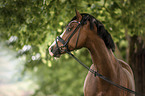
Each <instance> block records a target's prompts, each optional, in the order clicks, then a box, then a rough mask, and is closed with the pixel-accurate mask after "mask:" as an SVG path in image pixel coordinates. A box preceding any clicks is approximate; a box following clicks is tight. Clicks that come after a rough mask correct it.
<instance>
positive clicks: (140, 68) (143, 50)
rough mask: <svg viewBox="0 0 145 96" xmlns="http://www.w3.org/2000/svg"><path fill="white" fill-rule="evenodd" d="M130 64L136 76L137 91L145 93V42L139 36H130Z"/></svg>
mask: <svg viewBox="0 0 145 96" xmlns="http://www.w3.org/2000/svg"><path fill="white" fill-rule="evenodd" d="M129 44H130V45H129V64H130V66H131V67H132V70H133V72H134V76H135V77H134V78H135V85H136V92H139V93H142V94H145V46H144V45H145V44H144V43H143V40H142V38H141V37H139V36H132V37H130V41H129Z"/></svg>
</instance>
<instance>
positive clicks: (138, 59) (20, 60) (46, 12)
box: [0, 0, 145, 96]
mask: <svg viewBox="0 0 145 96" xmlns="http://www.w3.org/2000/svg"><path fill="white" fill-rule="evenodd" d="M75 9H77V10H78V11H79V12H80V13H89V14H91V15H93V16H94V17H96V19H98V20H99V21H101V22H102V23H103V24H104V26H105V28H106V29H107V30H108V31H109V32H110V34H111V35H112V37H113V40H114V42H115V44H116V51H115V52H114V54H115V56H116V57H117V58H119V59H122V60H124V61H126V62H127V63H129V64H130V66H131V67H132V69H133V72H134V75H135V82H136V91H137V92H140V93H145V82H144V81H145V0H1V1H0V96H74V95H75V96H83V84H84V80H85V76H86V75H87V70H86V69H84V68H83V67H82V66H81V65H79V64H78V63H77V62H76V61H75V60H74V59H72V58H71V57H69V56H68V55H67V54H65V55H63V56H61V58H60V59H58V60H55V59H54V58H53V57H51V56H50V55H49V53H48V48H49V46H50V45H51V43H52V42H53V41H54V40H55V38H56V36H58V35H60V34H61V33H62V32H63V31H64V30H65V26H66V25H67V24H68V22H69V21H70V20H71V19H72V18H73V17H74V16H75ZM73 53H74V54H75V55H76V56H77V57H79V59H80V60H81V61H82V62H85V63H86V64H87V65H88V66H90V65H91V64H92V61H91V57H90V55H89V53H88V51H87V50H86V49H81V50H79V51H75V52H73Z"/></svg>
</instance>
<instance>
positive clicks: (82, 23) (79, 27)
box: [55, 16, 89, 54]
mask: <svg viewBox="0 0 145 96" xmlns="http://www.w3.org/2000/svg"><path fill="white" fill-rule="evenodd" d="M88 19H89V16H86V17H85V18H83V17H82V20H81V22H78V21H74V22H75V23H78V25H77V27H76V28H75V30H74V31H73V32H72V33H71V35H70V36H69V38H68V39H67V40H66V41H64V40H63V39H62V38H61V37H60V36H57V38H56V39H55V42H56V47H57V50H58V53H59V54H61V52H62V48H64V47H65V48H66V50H65V51H67V52H69V51H70V50H69V48H68V43H69V41H70V39H71V38H72V37H73V35H74V34H75V33H76V32H77V30H78V29H79V32H78V36H77V40H76V46H75V48H77V44H78V39H79V34H80V29H81V26H82V25H84V24H86V23H87V20H88ZM57 40H58V41H60V42H61V43H62V44H63V45H62V46H60V47H59V46H58V43H57Z"/></svg>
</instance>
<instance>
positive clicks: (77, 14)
mask: <svg viewBox="0 0 145 96" xmlns="http://www.w3.org/2000/svg"><path fill="white" fill-rule="evenodd" d="M75 11H76V17H77V21H79V22H80V21H81V20H82V16H81V14H80V13H79V12H78V11H77V10H76V9H75Z"/></svg>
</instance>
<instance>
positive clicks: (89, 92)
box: [84, 64, 101, 96]
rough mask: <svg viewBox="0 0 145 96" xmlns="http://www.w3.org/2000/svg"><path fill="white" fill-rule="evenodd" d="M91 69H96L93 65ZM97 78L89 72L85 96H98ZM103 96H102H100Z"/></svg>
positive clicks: (85, 84)
mask: <svg viewBox="0 0 145 96" xmlns="http://www.w3.org/2000/svg"><path fill="white" fill-rule="evenodd" d="M91 69H93V70H94V69H95V68H94V65H93V64H92V66H91ZM97 79H98V78H97V77H95V76H94V75H93V74H92V73H91V72H88V74H87V76H86V79H85V82H84V96H96V95H97ZM100 96H101V95H100Z"/></svg>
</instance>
